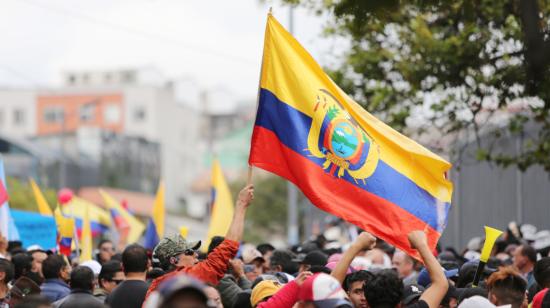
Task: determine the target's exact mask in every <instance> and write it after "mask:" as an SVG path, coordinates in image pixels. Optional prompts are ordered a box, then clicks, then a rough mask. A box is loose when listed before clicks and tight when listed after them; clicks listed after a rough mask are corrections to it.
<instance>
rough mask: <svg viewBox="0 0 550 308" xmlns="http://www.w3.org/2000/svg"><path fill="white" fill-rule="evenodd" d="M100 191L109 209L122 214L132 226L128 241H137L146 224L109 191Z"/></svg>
mask: <svg viewBox="0 0 550 308" xmlns="http://www.w3.org/2000/svg"><path fill="white" fill-rule="evenodd" d="M99 193H100V194H101V197H103V200H104V201H105V204H106V205H107V207H108V208H109V210H111V211H113V210H114V211H116V212H117V214H120V215H121V216H122V218H123V219H124V221H126V222H127V223H128V225H129V226H130V232H129V233H128V243H134V242H137V241H138V240H139V238H140V237H141V234H142V233H143V231H144V230H145V226H144V225H143V223H142V222H141V221H139V220H138V219H137V218H135V217H134V215H132V214H130V213H129V212H128V211H127V210H126V209H125V208H124V207H122V206H121V205H120V203H119V202H118V201H116V200H115V198H113V197H112V196H111V195H109V194H108V193H107V192H105V191H103V190H99ZM111 216H113V215H111Z"/></svg>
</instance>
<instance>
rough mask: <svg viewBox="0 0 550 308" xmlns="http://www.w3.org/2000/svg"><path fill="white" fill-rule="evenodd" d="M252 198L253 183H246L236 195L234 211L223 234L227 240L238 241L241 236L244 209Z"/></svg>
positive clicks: (244, 214)
mask: <svg viewBox="0 0 550 308" xmlns="http://www.w3.org/2000/svg"><path fill="white" fill-rule="evenodd" d="M253 199H254V185H252V184H249V185H246V186H245V187H244V188H243V189H242V190H241V192H239V196H238V197H237V203H236V205H235V213H234V214H233V221H232V222H231V225H230V226H229V230H227V235H226V236H225V238H226V239H228V240H233V241H236V242H240V241H241V239H242V237H243V229H244V218H245V216H246V209H247V208H248V206H249V205H250V202H252V200H253Z"/></svg>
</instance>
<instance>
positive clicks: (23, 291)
mask: <svg viewBox="0 0 550 308" xmlns="http://www.w3.org/2000/svg"><path fill="white" fill-rule="evenodd" d="M38 294H40V287H39V286H38V285H37V284H36V283H35V282H34V281H32V280H31V279H30V278H27V277H24V276H23V277H20V278H19V279H17V280H15V282H14V283H13V286H12V287H11V289H10V294H9V298H10V300H9V304H10V307H12V306H13V305H15V304H17V303H19V302H21V301H22V300H23V299H24V298H26V297H28V296H31V295H38Z"/></svg>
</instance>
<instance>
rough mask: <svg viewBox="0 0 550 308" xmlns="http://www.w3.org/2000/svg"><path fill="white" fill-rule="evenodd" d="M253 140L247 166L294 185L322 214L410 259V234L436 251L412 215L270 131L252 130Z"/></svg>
mask: <svg viewBox="0 0 550 308" xmlns="http://www.w3.org/2000/svg"><path fill="white" fill-rule="evenodd" d="M253 136H254V137H253V138H254V140H253V142H252V149H251V150H250V163H251V164H252V165H254V166H257V167H259V168H262V169H265V170H267V171H270V172H273V173H275V174H278V175H280V176H282V177H284V178H286V179H288V180H289V181H291V182H293V183H294V184H296V186H298V187H300V189H301V190H302V191H303V192H304V194H306V196H307V197H308V198H309V199H310V200H311V202H312V203H313V204H315V205H316V206H318V207H319V208H321V209H322V210H324V211H327V212H329V213H331V214H333V215H335V216H338V217H341V218H342V219H344V220H346V221H349V222H351V223H353V224H355V225H357V226H358V227H360V228H362V229H363V230H366V231H368V232H371V233H374V234H376V235H377V236H378V237H380V238H382V239H383V240H385V241H386V242H388V243H390V244H392V245H394V246H397V247H398V248H400V249H402V250H405V251H406V252H407V253H409V254H411V255H413V256H416V251H415V250H412V249H410V248H409V244H408V243H407V242H406V241H407V240H406V238H407V237H406V234H408V233H409V232H411V231H414V230H424V231H425V232H426V234H427V236H428V242H429V244H430V247H435V244H436V243H437V241H438V239H439V237H440V234H439V233H438V232H437V231H436V230H435V229H433V228H432V227H430V226H429V225H428V224H427V223H425V222H424V221H422V220H420V219H418V218H417V217H416V216H414V215H413V214H411V213H409V212H408V211H406V210H404V209H402V208H401V207H399V206H397V205H395V204H393V203H391V202H389V201H387V200H386V199H383V198H381V197H378V196H376V195H374V194H372V193H370V192H368V191H365V190H363V189H361V188H359V187H357V186H355V185H353V184H351V183H349V182H347V181H345V180H342V179H339V178H337V177H334V176H331V175H330V174H327V173H326V172H325V171H324V170H322V169H321V168H319V166H318V165H316V164H315V163H314V162H312V161H310V160H308V159H307V158H306V157H304V156H302V155H300V154H298V153H296V152H295V151H293V150H291V149H289V148H288V147H287V146H285V145H284V144H283V143H282V142H280V141H279V139H278V138H277V136H276V135H275V134H274V133H273V132H272V131H271V130H268V129H265V128H263V127H261V126H255V127H254V134H253ZM290 170H301V172H300V173H301V174H307V176H304V177H300V178H297V177H294V175H293V174H292V173H291V172H290Z"/></svg>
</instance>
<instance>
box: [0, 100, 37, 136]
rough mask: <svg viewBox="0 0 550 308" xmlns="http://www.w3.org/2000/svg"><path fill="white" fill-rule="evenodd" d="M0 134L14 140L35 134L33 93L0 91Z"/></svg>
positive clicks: (34, 101)
mask: <svg viewBox="0 0 550 308" xmlns="http://www.w3.org/2000/svg"><path fill="white" fill-rule="evenodd" d="M0 133H2V134H3V135H5V136H10V137H11V138H15V139H21V138H25V137H29V136H33V135H34V134H36V94H35V91H33V90H20V89H0Z"/></svg>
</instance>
